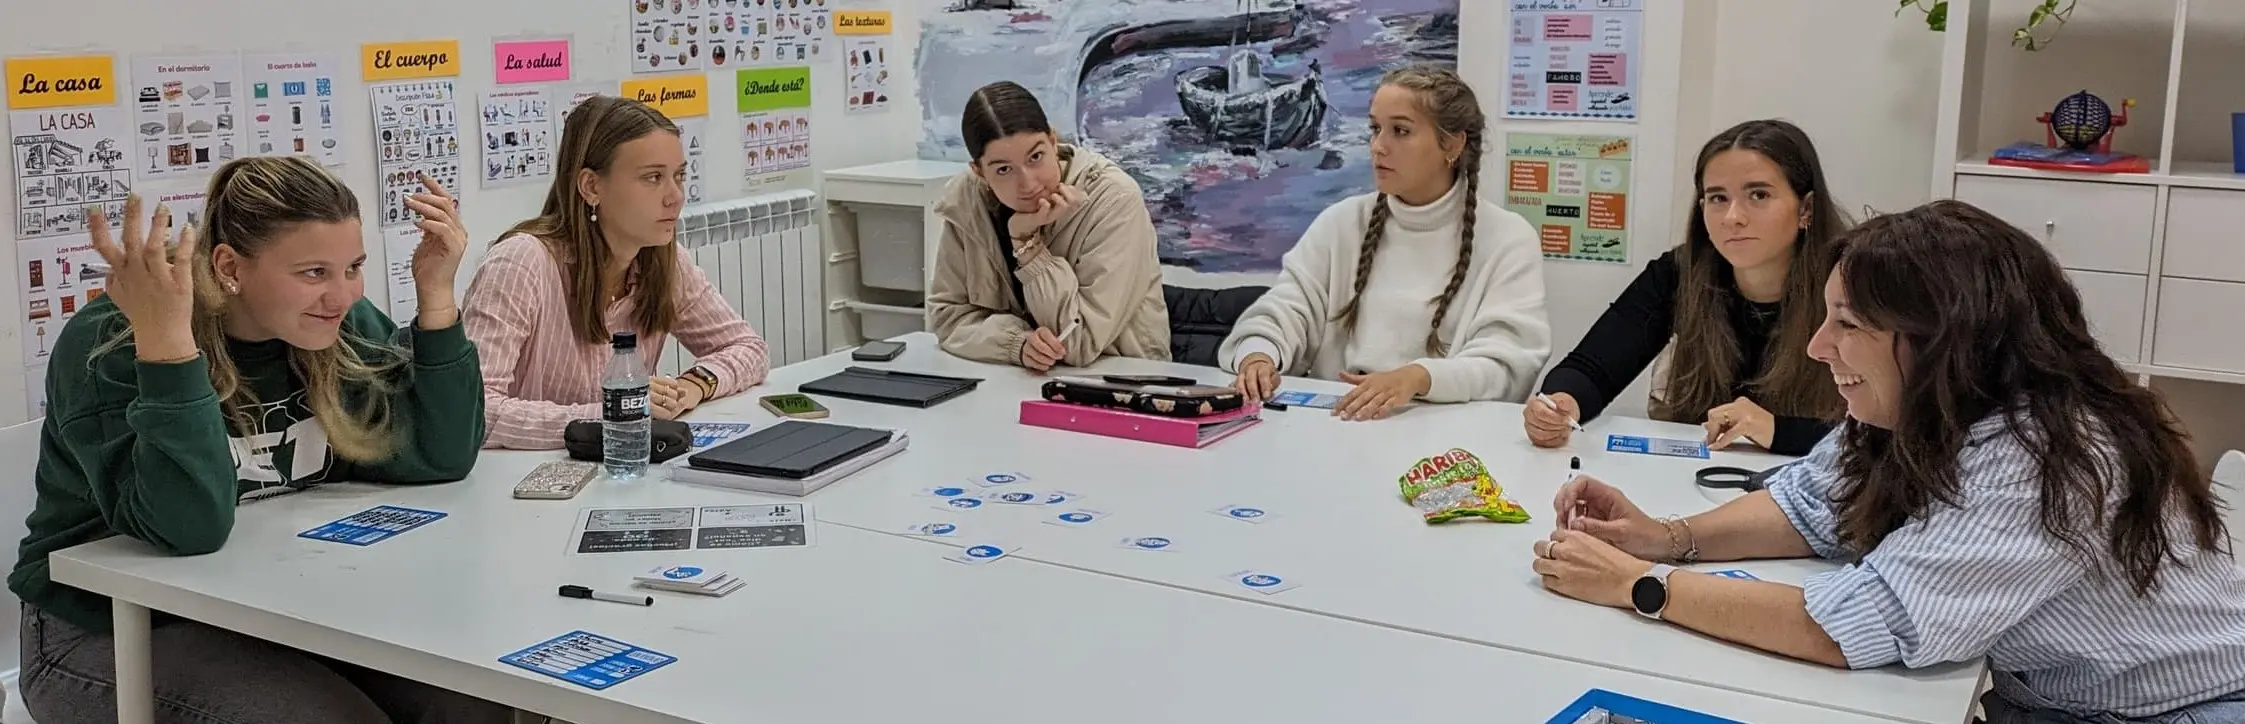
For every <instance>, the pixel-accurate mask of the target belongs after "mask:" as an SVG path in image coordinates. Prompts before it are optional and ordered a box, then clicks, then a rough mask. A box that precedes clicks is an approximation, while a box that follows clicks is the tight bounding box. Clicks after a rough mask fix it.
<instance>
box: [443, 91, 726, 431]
mask: <svg viewBox="0 0 2245 724" xmlns="http://www.w3.org/2000/svg"><path fill="white" fill-rule="evenodd" d="M560 154H561V156H560V158H559V159H558V165H557V168H558V170H559V173H557V174H556V175H555V176H554V182H553V188H552V190H551V191H549V192H547V194H546V204H545V208H544V210H542V211H541V212H540V213H539V215H538V217H537V218H534V219H529V220H527V221H524V222H522V223H520V224H516V225H515V227H514V228H513V229H510V230H508V231H507V233H506V234H505V235H504V236H502V237H500V239H499V241H498V243H496V244H494V245H493V246H492V247H491V251H490V253H489V254H488V255H486V256H485V257H484V260H483V264H482V266H480V267H478V268H477V270H476V275H475V280H474V282H472V283H471V284H470V286H469V287H468V298H467V301H466V303H465V304H464V305H463V307H464V310H463V313H464V314H465V315H466V319H467V321H466V324H467V330H468V338H469V339H471V340H474V341H475V343H476V348H477V351H478V354H479V355H480V356H481V357H482V360H483V398H484V420H485V423H486V426H487V427H488V429H489V432H488V435H487V441H486V443H485V446H486V447H498V448H513V449H529V450H541V449H554V448H559V447H561V446H562V441H561V433H562V430H563V429H564V428H566V427H568V425H569V422H570V421H572V420H580V419H597V418H599V417H600V403H599V400H600V373H601V368H602V367H603V366H605V365H606V364H607V362H608V356H609V346H608V341H609V335H610V333H611V332H624V331H629V332H636V333H637V334H638V335H639V349H641V350H642V354H644V355H645V359H646V361H647V368H648V373H649V374H653V372H654V370H655V366H656V364H657V363H658V362H659V361H660V358H661V357H662V349H663V342H664V340H665V338H666V337H668V336H669V335H672V334H675V335H678V341H679V342H680V343H681V344H682V345H684V346H685V348H686V350H687V351H688V352H690V353H692V354H693V355H694V367H693V368H692V369H689V370H687V371H686V372H685V373H683V374H680V375H679V376H678V377H676V378H670V377H655V378H653V382H652V384H651V385H650V386H649V402H650V403H651V404H652V405H653V406H654V408H655V416H656V417H658V418H661V419H665V420H670V419H676V418H678V417H679V416H680V415H684V414H686V412H687V411H689V410H692V409H694V407H695V406H696V405H699V404H701V403H703V402H706V401H708V400H711V399H715V398H718V397H724V396H726V395H731V394H734V393H737V392H740V391H741V390H745V389H748V388H749V387H753V386H755V385H757V384H760V383H762V382H763V381H764V375H765V373H766V372H767V371H769V363H768V362H767V360H766V358H765V356H764V338H763V337H762V336H760V335H758V334H757V333H756V330H755V329H753V328H751V327H749V325H748V322H745V321H742V320H741V318H740V315H739V314H738V313H736V312H735V311H733V308H732V307H731V306H728V305H727V304H726V302H725V299H724V297H722V296H720V295H719V294H718V293H717V289H716V288H715V287H713V286H711V285H710V283H709V278H708V277H707V276H705V275H704V274H703V273H702V270H701V269H700V268H698V267H695V266H694V264H693V262H692V261H691V260H690V259H689V258H688V257H687V256H686V255H684V254H680V253H678V252H677V247H676V246H675V245H673V244H672V243H671V241H672V239H673V238H674V236H675V235H676V233H677V230H678V212H679V208H680V207H681V206H683V205H684V204H685V200H686V191H685V182H686V151H685V147H684V146H683V145H682V144H681V143H680V135H679V131H678V126H677V125H676V124H673V123H671V122H670V119H668V118H664V117H663V115H662V114H661V113H659V112H657V111H655V110H654V109H653V108H649V107H647V106H646V105H643V104H641V103H639V102H636V101H631V100H626V99H622V98H615V97H611V96H597V97H594V98H590V99H587V100H586V101H585V102H584V103H583V104H582V105H579V106H577V108H576V109H575V110H573V111H571V112H570V113H569V116H568V121H567V122H566V124H565V125H564V127H563V128H562V132H561V150H560Z"/></svg>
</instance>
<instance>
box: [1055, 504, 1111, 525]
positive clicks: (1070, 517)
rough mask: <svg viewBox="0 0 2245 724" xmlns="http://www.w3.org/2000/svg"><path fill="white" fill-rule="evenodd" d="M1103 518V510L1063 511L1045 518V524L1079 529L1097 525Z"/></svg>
mask: <svg viewBox="0 0 2245 724" xmlns="http://www.w3.org/2000/svg"><path fill="white" fill-rule="evenodd" d="M1105 517H1107V511H1104V510H1092V509H1090V508H1075V509H1072V510H1064V511H1061V512H1058V513H1053V514H1051V515H1048V516H1045V523H1047V524H1050V525H1057V526H1060V527H1062V528H1081V527H1083V526H1087V525H1091V524H1093V523H1097V522H1099V519H1101V518H1105Z"/></svg>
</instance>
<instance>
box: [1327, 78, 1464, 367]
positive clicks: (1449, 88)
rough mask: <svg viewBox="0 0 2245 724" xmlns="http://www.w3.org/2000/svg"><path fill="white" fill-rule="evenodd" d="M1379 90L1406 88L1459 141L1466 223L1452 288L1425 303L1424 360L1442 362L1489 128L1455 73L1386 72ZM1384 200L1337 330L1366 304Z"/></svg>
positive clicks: (1457, 166)
mask: <svg viewBox="0 0 2245 724" xmlns="http://www.w3.org/2000/svg"><path fill="white" fill-rule="evenodd" d="M1380 85H1382V86H1390V85H1392V86H1396V87H1399V88H1407V89H1410V90H1411V91H1412V92H1413V95H1414V96H1416V97H1417V98H1418V101H1419V108H1420V110H1421V111H1423V112H1425V113H1426V114H1427V117H1429V118H1432V119H1433V120H1434V125H1435V128H1436V129H1437V130H1440V131H1441V136H1442V137H1444V138H1451V137H1458V138H1463V139H1464V141H1465V142H1464V143H1463V144H1462V148H1463V150H1462V151H1461V152H1460V153H1459V154H1458V159H1457V161H1455V162H1453V163H1452V165H1451V169H1450V172H1451V174H1452V175H1453V179H1452V182H1453V183H1457V184H1463V185H1464V186H1465V199H1464V201H1465V218H1464V219H1463V220H1462V223H1460V224H1459V225H1458V262H1457V264H1456V265H1454V266H1452V267H1451V268H1450V283H1449V284H1447V285H1445V286H1443V288H1442V294H1441V295H1440V296H1437V297H1435V298H1434V299H1431V300H1428V303H1429V304H1432V305H1434V324H1433V326H1432V328H1430V329H1428V330H1427V343H1426V344H1427V347H1426V349H1427V354H1428V355H1429V356H1434V357H1441V356H1443V355H1445V354H1448V352H1449V345H1446V344H1443V342H1442V322H1443V320H1444V319H1445V318H1447V317H1448V316H1449V315H1450V303H1451V302H1452V301H1454V300H1456V299H1457V298H1458V290H1459V289H1461V288H1464V286H1465V275H1466V269H1467V268H1468V267H1469V266H1471V265H1472V263H1473V226H1474V222H1475V221H1476V220H1477V217H1478V216H1479V215H1480V213H1479V212H1480V210H1481V154H1482V143H1483V140H1482V139H1483V138H1484V137H1485V136H1486V135H1488V129H1489V122H1488V119H1487V117H1485V116H1483V115H1482V113H1481V101H1480V100H1478V99H1476V98H1475V97H1474V95H1473V86H1469V85H1466V82H1465V79H1463V78H1459V77H1458V74H1457V72H1456V71H1452V70H1450V69H1448V68H1444V67H1441V66H1438V65H1427V64H1418V65H1409V66H1404V67H1402V68H1397V69H1395V70H1391V71H1388V74H1387V75H1386V76H1383V77H1381V78H1380ZM1390 213H1392V212H1390V211H1389V209H1388V195H1387V194H1380V195H1379V198H1378V199H1377V200H1375V201H1373V202H1372V219H1371V223H1369V224H1366V225H1365V227H1364V244H1363V246H1361V247H1359V249H1358V251H1357V255H1356V288H1355V291H1353V292H1351V293H1350V294H1349V303H1348V304H1347V305H1344V306H1342V307H1341V311H1340V312H1339V313H1337V314H1335V315H1334V317H1333V318H1334V319H1335V320H1338V321H1340V323H1341V328H1342V329H1344V330H1347V331H1348V332H1350V333H1354V332H1355V331H1356V313H1357V304H1358V300H1361V299H1363V298H1364V285H1365V284H1366V283H1369V282H1370V281H1372V258H1373V257H1374V256H1375V255H1377V254H1378V253H1379V251H1380V241H1381V240H1382V239H1383V238H1384V237H1386V235H1387V228H1388V216H1389V214H1390Z"/></svg>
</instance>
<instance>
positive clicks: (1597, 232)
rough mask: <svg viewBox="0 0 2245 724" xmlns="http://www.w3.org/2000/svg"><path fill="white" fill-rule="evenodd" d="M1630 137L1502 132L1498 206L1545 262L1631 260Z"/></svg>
mask: <svg viewBox="0 0 2245 724" xmlns="http://www.w3.org/2000/svg"><path fill="white" fill-rule="evenodd" d="M1630 145H1631V142H1630V138H1629V137H1628V136H1582V135H1567V134H1552V133H1507V134H1505V139H1504V146H1505V148H1504V154H1505V193H1504V207H1505V208H1507V209H1510V210H1512V211H1513V212H1514V213H1517V214H1520V215H1521V216H1525V217H1527V218H1528V223H1529V224H1531V225H1534V226H1535V227H1536V235H1537V237H1539V239H1540V240H1541V241H1542V246H1543V255H1544V257H1545V258H1547V259H1574V260H1578V261H1602V262H1612V263H1616V264H1627V263H1629V176H1630V164H1631V160H1630V159H1631V156H1630V150H1629V147H1630Z"/></svg>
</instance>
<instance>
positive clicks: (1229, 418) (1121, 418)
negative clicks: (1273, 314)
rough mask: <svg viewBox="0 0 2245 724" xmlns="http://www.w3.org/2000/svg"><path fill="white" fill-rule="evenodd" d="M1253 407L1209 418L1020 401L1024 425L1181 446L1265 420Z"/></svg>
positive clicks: (1202, 442)
mask: <svg viewBox="0 0 2245 724" xmlns="http://www.w3.org/2000/svg"><path fill="white" fill-rule="evenodd" d="M1257 412H1258V411H1257V410H1255V409H1254V408H1240V409H1237V410H1233V411H1231V412H1225V413H1221V414H1216V415H1210V416H1207V417H1163V416H1160V415H1148V414H1146V413H1143V412H1133V411H1130V410H1118V409H1112V408H1105V407H1093V406H1090V405H1076V404H1070V403H1066V402H1048V401H1045V400H1024V401H1022V403H1021V424H1023V425H1034V426H1037V427H1049V428H1052V429H1055V430H1067V431H1070V432H1082V433H1089V434H1093V435H1104V436H1107V437H1119V438H1123V439H1125V440H1137V441H1140V442H1151V443H1160V444H1163V445H1175V446H1178V447H1189V448H1204V447H1208V446H1209V445H1213V444H1215V443H1216V441H1218V440H1222V439H1224V438H1227V437H1231V436H1232V435H1233V434H1236V433H1238V432H1239V431H1241V430H1245V429H1247V428H1250V427H1254V426H1255V425H1256V424H1257V423H1260V422H1262V421H1263V418H1262V417H1261V416H1259V415H1258V414H1256V413H1257Z"/></svg>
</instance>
